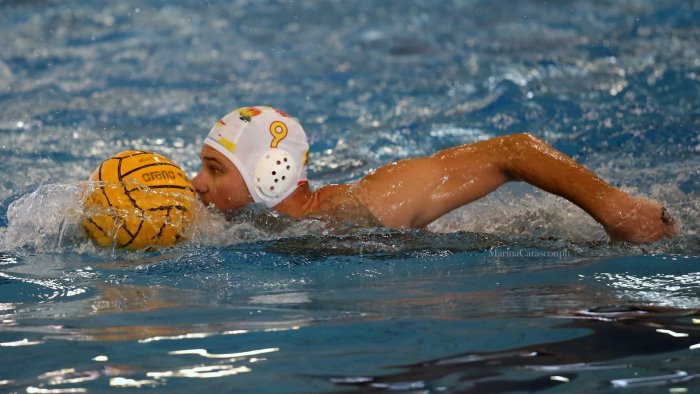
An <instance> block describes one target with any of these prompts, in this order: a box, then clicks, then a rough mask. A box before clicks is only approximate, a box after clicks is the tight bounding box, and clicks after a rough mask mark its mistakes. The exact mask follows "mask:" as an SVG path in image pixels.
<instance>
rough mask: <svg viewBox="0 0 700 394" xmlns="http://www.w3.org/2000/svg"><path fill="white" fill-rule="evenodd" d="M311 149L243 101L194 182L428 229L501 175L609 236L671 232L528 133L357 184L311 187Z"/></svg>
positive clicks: (282, 119) (230, 202)
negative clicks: (574, 211) (584, 216)
mask: <svg viewBox="0 0 700 394" xmlns="http://www.w3.org/2000/svg"><path fill="white" fill-rule="evenodd" d="M308 154H309V144H308V142H307V138H306V134H305V132H304V129H303V128H302V126H301V125H300V124H299V122H298V121H297V120H296V119H294V118H292V117H290V116H289V115H287V114H285V113H284V112H281V111H279V110H277V109H274V108H271V107H246V108H240V109H238V110H235V111H233V112H231V113H229V114H228V115H226V116H224V117H223V118H222V119H221V120H220V121H218V122H217V123H216V124H215V125H214V127H213V128H212V129H211V131H210V132H209V134H208V135H207V137H206V139H205V141H204V145H203V147H202V150H201V153H200V158H201V161H202V170H201V171H200V172H199V174H197V175H196V176H195V177H194V179H193V180H192V183H193V185H194V187H195V189H196V191H197V193H198V194H199V197H200V198H201V200H202V202H204V203H205V204H211V205H213V206H214V207H216V208H217V209H219V210H221V211H224V212H227V211H233V210H236V209H239V208H242V207H244V206H246V205H248V204H251V203H261V204H264V205H266V206H267V207H269V208H272V209H274V210H276V211H278V212H280V213H282V214H285V215H288V216H291V217H294V218H303V217H314V218H322V219H328V220H333V221H341V222H346V223H353V224H355V225H358V226H364V227H373V226H374V227H379V226H384V227H391V228H399V229H405V228H420V227H425V226H426V225H428V224H429V223H431V222H432V221H434V220H435V219H437V218H439V217H440V216H442V215H444V214H446V213H448V212H450V211H452V210H453V209H456V208H459V207H461V206H463V205H465V204H468V203H470V202H472V201H475V200H477V199H479V198H481V197H484V196H486V195H487V194H489V193H491V192H492V191H494V190H496V189H497V188H498V187H499V186H501V185H503V184H504V183H506V182H509V181H524V182H527V183H529V184H531V185H533V186H535V187H538V188H540V189H542V190H545V191H547V192H549V193H553V194H556V195H558V196H561V197H564V198H566V199H567V200H569V201H571V202H572V203H574V204H576V205H577V206H578V207H580V208H581V209H583V210H584V211H586V212H587V213H588V214H589V215H591V216H592V217H593V218H594V219H595V220H596V221H598V222H599V223H600V224H601V225H603V227H604V228H605V231H606V232H607V234H608V235H609V237H610V239H611V240H613V241H627V242H631V243H636V244H644V243H651V242H654V241H656V240H659V239H661V238H664V237H671V236H673V235H674V234H675V226H674V222H673V219H672V218H671V216H670V215H669V214H668V212H667V211H666V209H665V208H663V207H662V206H661V205H659V204H658V203H656V202H654V201H651V200H648V199H645V198H641V197H634V196H631V195H629V194H627V193H625V192H623V191H622V190H620V189H618V188H615V187H613V186H611V185H609V184H607V183H606V182H605V181H603V180H602V179H600V178H599V177H598V176H596V175H595V174H594V173H593V172H591V171H589V170H588V169H586V168H585V167H583V166H582V165H580V164H578V163H576V162H575V161H574V160H573V159H571V158H570V157H568V156H566V155H565V154H563V153H561V152H559V151H557V150H556V149H554V148H553V147H551V146H550V145H548V144H547V143H545V142H543V141H541V140H539V139H537V138H536V137H534V136H532V135H530V134H527V133H521V134H512V135H506V136H500V137H495V138H492V139H490V140H486V141H479V142H474V143H470V144H466V145H462V146H457V147H453V148H448V149H445V150H442V151H439V152H437V153H435V154H434V155H432V156H430V157H417V158H411V159H404V160H400V161H398V162H395V163H390V164H387V165H384V166H382V167H380V168H378V169H376V170H374V171H373V172H371V173H370V174H368V175H366V176H365V177H363V178H362V179H360V180H359V181H357V182H355V183H352V184H340V185H328V186H323V187H321V188H318V189H317V190H312V189H311V188H310V187H309V183H308V180H307V177H306V168H307V162H308Z"/></svg>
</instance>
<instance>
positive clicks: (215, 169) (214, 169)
mask: <svg viewBox="0 0 700 394" xmlns="http://www.w3.org/2000/svg"><path fill="white" fill-rule="evenodd" d="M209 172H211V173H212V175H218V174H221V173H222V172H223V171H222V170H221V168H219V167H217V166H209Z"/></svg>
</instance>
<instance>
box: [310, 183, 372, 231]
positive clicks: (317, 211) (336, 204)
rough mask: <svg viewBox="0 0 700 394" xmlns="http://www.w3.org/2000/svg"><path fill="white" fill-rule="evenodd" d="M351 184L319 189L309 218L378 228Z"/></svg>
mask: <svg viewBox="0 0 700 394" xmlns="http://www.w3.org/2000/svg"><path fill="white" fill-rule="evenodd" d="M355 192H356V187H355V185H353V184H341V185H327V186H323V187H321V188H319V189H318V190H316V191H315V192H314V193H315V194H316V196H314V197H315V199H316V204H314V208H313V209H312V210H311V212H310V216H314V217H322V218H326V219H331V220H336V221H342V222H348V223H353V224H355V225H358V226H361V227H378V226H381V223H380V222H379V221H378V220H377V219H376V218H375V216H374V215H373V214H372V212H370V211H369V210H368V209H367V207H366V206H365V205H364V204H363V203H362V201H361V200H360V199H358V198H357V196H356V193H355Z"/></svg>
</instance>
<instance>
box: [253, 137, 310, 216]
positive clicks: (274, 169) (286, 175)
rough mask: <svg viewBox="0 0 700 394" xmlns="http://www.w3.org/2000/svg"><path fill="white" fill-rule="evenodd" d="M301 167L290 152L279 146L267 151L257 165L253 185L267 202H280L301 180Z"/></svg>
mask: <svg viewBox="0 0 700 394" xmlns="http://www.w3.org/2000/svg"><path fill="white" fill-rule="evenodd" d="M298 178H299V168H298V167H297V163H296V161H295V160H294V158H293V157H292V155H290V154H289V153H287V152H285V151H284V150H282V149H279V148H272V149H270V150H268V151H267V152H265V153H264V154H263V155H262V156H261V157H260V159H259V160H258V163H257V164H256V166H255V173H254V174H253V185H254V187H255V190H256V191H257V192H258V195H259V196H260V197H261V198H263V199H264V200H265V201H266V202H274V203H275V204H277V203H279V201H276V200H278V199H279V198H280V197H286V195H288V194H289V191H290V189H292V188H294V187H295V186H296V185H297V182H298V181H299V179H298Z"/></svg>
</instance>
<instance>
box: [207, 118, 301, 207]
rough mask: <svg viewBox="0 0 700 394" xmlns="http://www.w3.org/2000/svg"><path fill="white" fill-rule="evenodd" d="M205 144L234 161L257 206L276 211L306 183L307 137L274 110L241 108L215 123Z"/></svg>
mask: <svg viewBox="0 0 700 394" xmlns="http://www.w3.org/2000/svg"><path fill="white" fill-rule="evenodd" d="M204 143H205V144H207V145H209V146H210V147H212V148H214V149H216V150H217V151H219V152H221V153H222V154H223V155H224V156H226V157H227V158H228V159H229V160H231V162H232V163H233V164H234V165H235V166H236V168H237V169H238V171H239V172H240V173H241V176H243V180H244V181H245V184H246V186H248V192H250V195H251V196H252V197H253V200H254V201H255V202H257V203H264V204H265V205H267V206H268V207H274V206H275V205H277V204H278V203H280V202H281V201H282V200H284V199H285V198H287V197H288V196H289V195H290V194H292V192H293V191H294V190H296V188H297V187H298V186H300V185H302V184H304V183H306V182H307V179H306V166H307V162H308V157H309V142H308V141H307V139H306V133H304V129H303V128H302V127H301V124H299V122H298V121H297V120H296V119H294V118H292V117H291V116H289V115H287V114H285V113H284V112H282V111H280V110H277V109H275V108H271V107H245V108H239V109H237V110H235V111H233V112H231V113H229V114H228V115H226V116H224V117H223V118H222V119H221V120H220V121H218V122H216V124H215V125H214V127H212V129H211V131H209V134H208V135H207V138H205V139H204Z"/></svg>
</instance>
